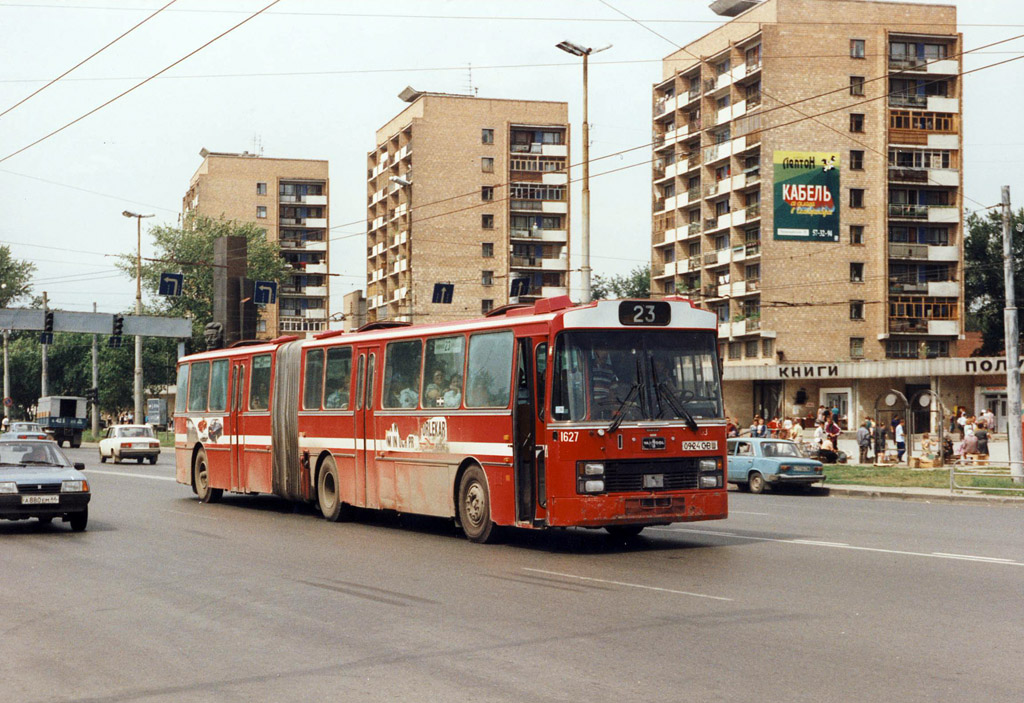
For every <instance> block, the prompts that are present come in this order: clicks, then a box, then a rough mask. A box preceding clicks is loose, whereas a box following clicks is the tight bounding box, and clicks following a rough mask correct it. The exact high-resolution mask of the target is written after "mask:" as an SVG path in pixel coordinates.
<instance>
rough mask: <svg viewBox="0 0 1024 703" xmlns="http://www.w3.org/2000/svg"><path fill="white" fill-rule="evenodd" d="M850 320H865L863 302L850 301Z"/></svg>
mask: <svg viewBox="0 0 1024 703" xmlns="http://www.w3.org/2000/svg"><path fill="white" fill-rule="evenodd" d="M850 319H851V320H863V319H864V301H863V300H851V301H850Z"/></svg>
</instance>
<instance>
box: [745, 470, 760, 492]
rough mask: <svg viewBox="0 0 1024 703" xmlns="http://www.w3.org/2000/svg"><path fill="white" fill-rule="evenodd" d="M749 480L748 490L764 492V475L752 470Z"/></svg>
mask: <svg viewBox="0 0 1024 703" xmlns="http://www.w3.org/2000/svg"><path fill="white" fill-rule="evenodd" d="M748 478H749V480H748V481H747V490H748V491H750V492H751V493H764V476H762V475H761V474H759V473H758V472H757V471H752V472H751V473H750V476H749V477H748Z"/></svg>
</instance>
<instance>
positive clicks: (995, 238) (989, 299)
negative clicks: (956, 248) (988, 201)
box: [964, 208, 1024, 356]
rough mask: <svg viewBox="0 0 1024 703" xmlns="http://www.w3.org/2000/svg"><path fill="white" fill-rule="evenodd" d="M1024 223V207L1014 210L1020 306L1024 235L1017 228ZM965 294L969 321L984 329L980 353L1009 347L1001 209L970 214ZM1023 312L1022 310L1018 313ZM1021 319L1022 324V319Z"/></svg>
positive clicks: (990, 353) (992, 353) (994, 352)
mask: <svg viewBox="0 0 1024 703" xmlns="http://www.w3.org/2000/svg"><path fill="white" fill-rule="evenodd" d="M1022 225H1024V208H1021V209H1020V210H1018V211H1017V212H1011V213H1010V230H1011V232H1012V233H1013V234H1014V235H1015V236H1014V237H1013V240H1012V245H1011V256H1012V260H1013V272H1014V281H1015V283H1016V286H1015V292H1016V294H1017V305H1018V306H1020V305H1021V300H1022V299H1024V291H1022V290H1021V289H1022V287H1024V278H1022V276H1021V274H1022V273H1024V237H1022V236H1020V235H1019V234H1018V233H1017V228H1018V227H1021V226H1022ZM964 269H965V275H964V295H965V299H966V301H967V315H968V321H969V323H970V324H971V327H972V328H973V329H976V330H979V331H980V332H981V338H982V345H981V347H980V348H979V349H978V351H977V352H976V353H977V354H978V355H980V356H999V355H1002V354H1003V352H1004V350H1005V343H1004V335H1005V328H1004V324H1003V307H1004V305H1005V300H1006V296H1005V294H1004V288H1003V285H1004V284H1003V281H1004V277H1003V219H1002V212H1001V210H989V211H988V212H986V213H985V214H984V215H980V214H979V213H977V212H972V213H970V214H969V215H968V216H967V237H966V238H965V239H964ZM1018 315H1020V313H1018ZM1021 319H1024V318H1018V325H1020V320H1021Z"/></svg>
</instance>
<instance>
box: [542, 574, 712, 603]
mask: <svg viewBox="0 0 1024 703" xmlns="http://www.w3.org/2000/svg"><path fill="white" fill-rule="evenodd" d="M523 571H532V572H533V573H535V574H547V575H549V576H561V577H562V578H567V579H577V580H579V581H593V582H594V583H607V584H610V585H612V586H625V587H627V588H639V589H642V590H645V591H659V592H661V593H674V594H676V595H680V596H693V597H694V598H710V599H711V600H724V601H729V602H731V601H732V598H725V597H723V596H712V595H709V594H707V593H693V592H691V591H676V590H673V589H671V588H661V587H659V586H645V585H643V584H640V583H625V582H624V581H609V580H608V579H597V578H592V577H590V576H577V575H576V574H563V573H562V572H560V571H546V570H544V569H530V568H527V567H523Z"/></svg>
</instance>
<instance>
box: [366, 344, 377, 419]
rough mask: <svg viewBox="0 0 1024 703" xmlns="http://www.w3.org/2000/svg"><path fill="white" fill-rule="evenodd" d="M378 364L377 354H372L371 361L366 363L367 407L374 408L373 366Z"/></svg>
mask: <svg viewBox="0 0 1024 703" xmlns="http://www.w3.org/2000/svg"><path fill="white" fill-rule="evenodd" d="M376 365H377V355H376V354H370V361H369V363H367V364H366V403H365V405H366V409H367V410H370V409H372V408H373V367H374V366H376Z"/></svg>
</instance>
